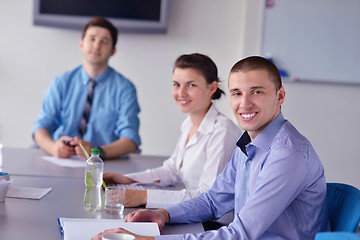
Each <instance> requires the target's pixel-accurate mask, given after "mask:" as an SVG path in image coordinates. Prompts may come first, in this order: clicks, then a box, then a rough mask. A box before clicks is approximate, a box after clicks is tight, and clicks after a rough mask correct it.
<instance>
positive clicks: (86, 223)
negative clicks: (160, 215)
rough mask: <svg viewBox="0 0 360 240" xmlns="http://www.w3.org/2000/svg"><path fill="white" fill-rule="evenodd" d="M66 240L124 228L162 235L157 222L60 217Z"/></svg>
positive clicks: (135, 231) (85, 239)
mask: <svg viewBox="0 0 360 240" xmlns="http://www.w3.org/2000/svg"><path fill="white" fill-rule="evenodd" d="M59 227H60V232H61V233H62V234H63V235H64V240H89V239H91V238H92V237H94V236H96V235H97V234H98V233H101V232H103V231H105V230H107V229H113V228H119V227H121V228H124V229H126V230H128V231H130V232H133V233H135V234H138V235H143V236H156V235H160V231H159V227H158V225H157V223H153V222H124V221H123V220H120V219H91V218H59Z"/></svg>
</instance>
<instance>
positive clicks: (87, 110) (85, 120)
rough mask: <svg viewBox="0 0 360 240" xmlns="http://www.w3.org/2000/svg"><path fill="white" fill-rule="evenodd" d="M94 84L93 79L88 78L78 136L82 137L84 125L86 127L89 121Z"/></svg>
mask: <svg viewBox="0 0 360 240" xmlns="http://www.w3.org/2000/svg"><path fill="white" fill-rule="evenodd" d="M95 84H96V82H95V81H94V80H91V79H90V80H89V92H88V96H87V99H86V103H85V107H84V112H83V115H82V117H81V120H80V124H79V132H78V136H79V137H80V138H82V137H83V136H84V134H85V132H86V127H87V123H88V121H89V116H90V109H91V103H92V100H93V95H94V86H95Z"/></svg>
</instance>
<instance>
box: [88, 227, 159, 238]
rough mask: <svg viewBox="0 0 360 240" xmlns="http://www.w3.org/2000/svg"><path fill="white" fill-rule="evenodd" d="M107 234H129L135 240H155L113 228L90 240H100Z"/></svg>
mask: <svg viewBox="0 0 360 240" xmlns="http://www.w3.org/2000/svg"><path fill="white" fill-rule="evenodd" d="M108 233H126V234H130V235H133V236H134V237H135V239H136V240H155V237H147V236H140V235H136V234H134V233H132V232H129V231H127V230H125V229H123V228H115V229H109V230H106V231H104V232H102V233H99V234H98V235H96V236H95V237H93V238H92V239H91V240H101V239H102V236H103V235H105V234H108Z"/></svg>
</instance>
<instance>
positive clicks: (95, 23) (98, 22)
mask: <svg viewBox="0 0 360 240" xmlns="http://www.w3.org/2000/svg"><path fill="white" fill-rule="evenodd" d="M89 27H102V28H106V29H107V30H109V32H110V35H111V38H112V46H113V48H115V45H116V42H117V37H118V31H117V29H116V27H115V26H114V25H113V24H112V23H111V22H109V21H108V20H107V19H106V18H104V17H93V18H92V19H90V21H89V22H87V23H86V24H85V25H84V27H83V29H82V38H83V39H84V37H85V34H86V30H87V29H88V28H89Z"/></svg>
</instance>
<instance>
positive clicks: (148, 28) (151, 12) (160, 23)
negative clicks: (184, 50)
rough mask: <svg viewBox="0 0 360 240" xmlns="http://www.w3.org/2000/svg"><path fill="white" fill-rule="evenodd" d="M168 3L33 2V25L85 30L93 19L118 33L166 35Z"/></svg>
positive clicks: (126, 0) (134, 0)
mask: <svg viewBox="0 0 360 240" xmlns="http://www.w3.org/2000/svg"><path fill="white" fill-rule="evenodd" d="M168 15H169V0H106V1H99V0H61V1H59V0H34V25H40V26H48V27H59V28H69V29H82V27H83V26H84V24H85V23H86V22H87V21H88V20H89V19H90V18H91V17H93V16H103V17H106V18H107V19H109V20H110V21H111V22H112V23H113V24H114V25H115V27H116V28H117V29H118V31H119V32H130V33H166V31H167V25H168Z"/></svg>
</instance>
